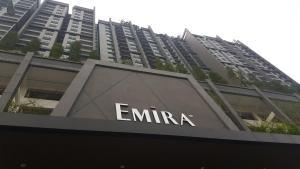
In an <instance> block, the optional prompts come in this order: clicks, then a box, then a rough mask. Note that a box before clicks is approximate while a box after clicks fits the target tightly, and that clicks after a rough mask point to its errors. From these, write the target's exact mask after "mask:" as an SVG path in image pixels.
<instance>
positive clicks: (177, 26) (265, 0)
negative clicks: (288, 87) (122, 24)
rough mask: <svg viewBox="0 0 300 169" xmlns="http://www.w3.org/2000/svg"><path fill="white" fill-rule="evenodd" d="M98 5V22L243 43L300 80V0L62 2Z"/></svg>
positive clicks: (95, 0)
mask: <svg viewBox="0 0 300 169" xmlns="http://www.w3.org/2000/svg"><path fill="white" fill-rule="evenodd" d="M59 1H64V2H67V3H69V4H70V7H72V6H73V5H78V6H83V7H87V8H93V7H94V6H95V7H96V19H101V20H108V19H109V18H112V20H113V21H117V22H119V21H120V20H121V19H123V20H125V21H131V22H132V23H134V24H136V25H138V26H142V27H147V26H148V25H151V27H152V28H153V30H154V31H155V32H156V33H167V34H168V35H171V36H177V35H182V33H183V31H184V28H188V29H189V30H190V31H191V32H192V33H194V34H198V35H208V36H213V37H215V36H216V35H219V36H220V37H221V38H223V39H225V40H228V41H232V40H233V39H236V40H240V41H241V42H243V43H244V44H246V45H247V46H248V47H250V48H251V49H253V50H254V51H256V52H257V53H258V54H260V55H261V56H262V57H264V58H265V59H267V60H268V61H269V62H271V63H272V64H274V65H275V66H277V67H278V68H279V69H280V70H282V71H283V72H285V73H286V74H288V75H289V76H290V77H292V78H293V79H294V80H296V81H297V82H300V45H299V44H300V43H299V41H300V0H148V1H146V0H68V1H67V0H59Z"/></svg>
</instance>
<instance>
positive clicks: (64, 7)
mask: <svg viewBox="0 0 300 169" xmlns="http://www.w3.org/2000/svg"><path fill="white" fill-rule="evenodd" d="M68 10H69V5H68V4H66V3H62V2H58V1H52V0H45V1H44V2H43V4H42V5H41V6H40V7H39V9H38V10H37V11H36V12H35V13H34V15H33V17H32V18H31V19H30V20H29V21H28V22H27V24H25V25H24V27H23V28H22V30H21V31H20V32H19V34H20V40H19V43H18V45H20V46H26V45H27V44H28V43H29V42H30V41H31V40H32V39H34V38H38V39H39V40H40V41H41V47H40V51H39V54H40V55H41V56H43V57H48V56H49V54H50V50H51V49H52V47H53V45H54V43H56V42H57V43H61V44H62V46H63V47H64V49H65V51H64V55H63V56H62V58H68V52H69V47H70V44H71V43H72V42H74V41H80V43H81V56H82V57H87V56H89V54H90V53H91V52H92V51H94V50H95V37H96V35H95V23H94V20H95V10H94V9H87V8H82V7H78V6H74V7H73V10H72V14H71V15H70V14H68Z"/></svg>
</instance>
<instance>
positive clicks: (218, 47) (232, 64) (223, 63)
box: [183, 30, 296, 86]
mask: <svg viewBox="0 0 300 169" xmlns="http://www.w3.org/2000/svg"><path fill="white" fill-rule="evenodd" d="M183 40H184V41H186V42H187V43H188V45H189V46H190V47H191V48H192V49H193V50H194V51H195V52H196V53H197V55H198V57H196V58H200V59H201V60H202V61H203V62H204V63H205V64H206V65H207V66H208V67H211V69H213V70H214V71H216V72H218V73H220V74H221V75H223V76H224V77H226V74H225V73H224V72H226V68H230V69H232V70H233V71H234V72H236V73H238V72H240V74H241V75H242V76H243V77H245V78H246V79H248V80H250V79H251V77H254V78H255V79H258V80H260V81H279V82H280V83H281V84H283V85H287V86H289V85H291V84H295V83H296V82H295V81H294V80H293V79H292V78H290V77H289V76H287V75H286V74H284V73H283V72H281V71H280V70H278V69H277V68H276V67H275V66H274V65H272V64H271V63H269V62H268V61H267V60H265V59H264V58H262V57H261V56H259V55H258V54H257V53H255V52H254V51H253V50H251V49H250V48H249V47H247V46H246V45H244V44H243V43H242V42H240V41H234V42H228V41H225V40H223V39H221V38H220V37H218V36H217V37H216V38H213V37H208V36H199V35H195V34H192V33H191V32H189V31H188V30H185V32H184V35H183Z"/></svg>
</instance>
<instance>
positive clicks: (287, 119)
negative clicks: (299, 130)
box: [252, 85, 294, 124]
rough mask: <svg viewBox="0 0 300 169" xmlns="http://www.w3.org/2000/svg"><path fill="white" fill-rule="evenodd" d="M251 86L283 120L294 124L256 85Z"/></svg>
mask: <svg viewBox="0 0 300 169" xmlns="http://www.w3.org/2000/svg"><path fill="white" fill-rule="evenodd" d="M252 87H253V88H254V89H255V90H256V92H257V93H258V94H259V95H260V96H261V98H262V99H263V100H264V101H265V102H266V103H267V104H268V105H269V106H270V107H271V108H272V109H273V111H274V112H275V113H276V114H277V115H278V116H280V117H282V118H283V119H284V120H285V121H287V122H289V123H292V124H294V122H293V121H292V120H291V119H290V118H289V117H288V116H287V115H286V114H284V113H283V112H282V111H281V110H280V108H279V107H277V106H276V105H275V104H274V103H273V102H272V100H270V99H269V97H268V96H266V95H265V94H264V93H263V92H262V91H261V90H260V89H259V88H258V87H256V86H255V85H252Z"/></svg>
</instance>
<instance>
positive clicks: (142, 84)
mask: <svg viewBox="0 0 300 169" xmlns="http://www.w3.org/2000/svg"><path fill="white" fill-rule="evenodd" d="M8 2H9V3H8ZM21 2H22V3H21ZM31 2H32V3H33V1H32V0H19V1H3V0H0V4H1V9H0V10H1V11H0V13H1V14H0V15H1V17H0V30H2V29H3V30H4V31H2V32H5V31H6V32H5V33H7V32H9V31H11V30H14V31H18V33H19V38H20V39H19V41H18V45H19V46H26V45H27V44H28V43H29V42H30V41H31V40H32V39H34V38H38V39H39V40H40V41H41V46H40V49H38V51H35V50H34V51H33V52H26V53H22V52H18V51H16V50H8V51H4V50H1V51H0V136H1V138H0V157H1V158H0V169H2V168H3V169H16V168H25V169H26V168H30V169H41V168H55V169H61V168H62V169H65V168H72V169H81V168H112V169H113V168H121V169H124V168H125V169H127V168H130V169H137V168H139V169H140V168H145V169H148V168H149V169H150V168H151V169H152V168H181V169H182V168H199V169H208V168H209V169H227V168H230V169H241V168H243V169H299V164H298V163H299V162H298V161H299V160H298V155H299V152H300V149H299V145H300V136H299V135H300V129H299V126H300V96H299V93H300V87H299V90H293V91H292V92H274V91H271V90H262V89H264V88H261V86H258V85H256V84H254V83H251V82H250V81H249V83H247V84H246V85H243V84H242V83H240V84H239V85H233V84H235V83H234V80H232V79H230V78H229V76H228V72H227V71H228V70H227V69H228V68H230V69H231V70H233V73H234V72H236V73H237V74H238V75H242V76H243V77H245V78H246V79H249V80H250V79H251V78H253V77H252V76H254V77H255V78H256V79H259V80H261V81H270V82H271V81H272V80H276V81H280V82H281V84H283V85H285V86H282V85H281V87H291V88H292V87H294V86H288V85H290V84H293V83H294V81H293V80H292V79H291V78H289V77H288V76H286V75H285V74H284V73H282V72H281V71H279V70H278V69H277V68H276V67H275V66H273V65H271V64H270V63H269V62H267V61H266V60H264V59H263V58H262V57H260V56H259V55H258V54H256V53H255V52H254V51H252V50H251V49H250V48H248V47H247V46H246V45H244V44H242V43H241V42H239V41H234V42H228V41H225V40H222V39H221V38H220V37H216V38H213V37H208V36H199V35H194V34H192V33H190V32H189V31H187V30H186V31H185V33H184V35H183V37H182V38H179V37H170V36H168V35H166V34H157V33H155V32H154V31H153V30H152V28H151V27H150V26H149V27H147V28H145V27H139V26H137V25H134V24H132V23H131V22H125V21H121V22H120V23H117V22H113V21H111V20H109V21H102V20H99V21H98V23H97V24H95V23H94V21H95V9H87V8H83V7H78V6H74V7H73V8H72V12H71V14H69V13H68V10H69V5H68V4H66V3H62V2H57V1H52V0H44V2H43V4H42V5H40V6H39V7H38V9H37V10H35V12H34V14H33V15H32V16H31V17H30V18H29V16H30V12H27V13H28V15H26V17H25V16H23V17H21V15H20V11H22V10H21V8H20V6H25V7H26V6H27V8H28V10H29V9H30V10H32V12H33V11H34V8H37V6H34V5H33V6H31V5H30V4H31ZM14 3H16V4H19V7H17V5H15V7H14V8H12V7H13V6H14ZM21 4H23V5H21ZM2 14H3V15H2ZM12 14H16V15H15V16H13V17H11V16H12ZM17 17H20V18H22V19H23V18H25V19H24V22H23V21H21V20H22V19H20V18H19V19H20V20H19V21H18V20H15V22H14V23H15V25H13V26H12V27H13V28H12V27H9V29H7V26H5V25H7V24H8V23H12V22H9V20H14V18H17ZM27 17H28V18H29V19H26V18H27ZM1 18H2V20H1ZM3 18H4V19H3ZM4 20H5V21H4ZM26 20H28V21H26ZM25 21H26V22H25ZM17 25H24V26H23V27H18V26H17ZM6 29H7V30H6ZM6 39H7V38H5V39H4V40H6ZM75 41H79V42H80V46H81V47H80V50H81V51H79V50H77V49H79V47H78V48H76V49H75V50H72V52H70V51H71V49H74V46H72V45H71V44H72V42H75ZM1 42H5V41H1ZM55 43H60V44H61V45H62V46H63V47H64V51H63V50H62V48H60V52H62V51H63V55H62V57H61V59H63V60H60V59H52V58H51V57H52V55H51V56H50V57H48V56H49V53H50V50H51V49H53V46H54V44H55ZM2 44H3V43H2ZM36 46H37V45H36ZM55 46H56V45H55ZM78 46H79V45H78ZM71 47H72V48H71ZM1 49H2V48H1ZM12 49H14V48H12ZM16 49H18V48H16ZM54 49H55V48H54ZM5 50H6V49H5ZM52 51H53V50H52ZM74 51H75V52H77V54H74V53H75V52H74ZM94 52H95V53H96V54H98V55H99V58H100V61H99V60H95V59H88V57H91V56H90V54H91V53H92V54H93V53H94ZM54 53H55V52H54ZM78 53H80V54H81V60H79V59H78V58H79V56H78ZM60 54H61V53H60ZM72 55H76V59H72ZM41 56H42V57H41ZM70 56H71V57H70ZM93 58H95V57H93ZM66 60H71V61H70V62H69V61H66ZM115 63H116V64H115ZM118 63H120V64H118ZM157 69H159V70H157ZM163 70H167V71H163ZM213 75H214V76H215V77H219V78H220V77H221V78H222V77H223V78H224V79H226V80H227V81H226V80H225V82H224V81H223V82H224V83H219V82H220V81H221V80H220V81H214V80H213V78H212V77H213ZM217 75H219V76H217ZM224 79H222V80H224ZM231 80H232V81H231ZM235 80H238V79H235ZM227 82H229V83H228V84H227ZM241 82H242V81H241ZM236 84H238V83H236ZM257 84H259V83H257ZM275 91H276V90H275ZM297 135H298V136H297ZM195 154H196V155H195Z"/></svg>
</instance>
